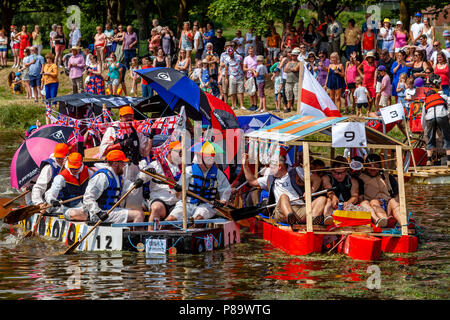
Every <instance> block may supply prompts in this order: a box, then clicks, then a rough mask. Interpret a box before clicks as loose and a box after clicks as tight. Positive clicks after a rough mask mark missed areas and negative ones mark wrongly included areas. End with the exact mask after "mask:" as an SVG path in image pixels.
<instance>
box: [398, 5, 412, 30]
mask: <svg viewBox="0 0 450 320" xmlns="http://www.w3.org/2000/svg"><path fill="white" fill-rule="evenodd" d="M406 2H407V1H406V0H400V20H401V22H402V23H403V29H404V30H409V20H410V19H409V16H410V14H409V12H408V4H407V3H406Z"/></svg>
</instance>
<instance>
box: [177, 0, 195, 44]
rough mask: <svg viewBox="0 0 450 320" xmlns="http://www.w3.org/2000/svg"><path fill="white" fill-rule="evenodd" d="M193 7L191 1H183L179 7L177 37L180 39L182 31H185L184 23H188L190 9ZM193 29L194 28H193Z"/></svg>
mask: <svg viewBox="0 0 450 320" xmlns="http://www.w3.org/2000/svg"><path fill="white" fill-rule="evenodd" d="M190 7H191V0H181V1H180V5H179V6H178V14H177V21H178V27H177V37H180V35H181V30H183V23H184V21H187V19H188V17H189V12H188V11H189V9H190ZM191 28H192V26H191Z"/></svg>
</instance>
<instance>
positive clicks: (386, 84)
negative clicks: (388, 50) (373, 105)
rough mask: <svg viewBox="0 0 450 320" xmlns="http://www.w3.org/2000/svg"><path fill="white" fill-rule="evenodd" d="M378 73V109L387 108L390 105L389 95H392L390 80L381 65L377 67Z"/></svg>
mask: <svg viewBox="0 0 450 320" xmlns="http://www.w3.org/2000/svg"><path fill="white" fill-rule="evenodd" d="M378 72H380V75H381V76H382V79H381V87H380V95H381V96H380V105H379V107H387V106H389V105H390V104H391V93H392V86H391V78H390V77H389V75H388V73H387V72H386V67H385V66H383V65H381V66H379V67H378ZM378 109H379V108H378Z"/></svg>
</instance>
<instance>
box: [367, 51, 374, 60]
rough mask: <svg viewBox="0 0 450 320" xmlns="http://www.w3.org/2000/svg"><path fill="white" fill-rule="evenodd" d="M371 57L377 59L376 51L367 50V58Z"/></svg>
mask: <svg viewBox="0 0 450 320" xmlns="http://www.w3.org/2000/svg"><path fill="white" fill-rule="evenodd" d="M370 57H372V58H374V59H375V53H373V51H369V52H367V55H366V59H367V58H370Z"/></svg>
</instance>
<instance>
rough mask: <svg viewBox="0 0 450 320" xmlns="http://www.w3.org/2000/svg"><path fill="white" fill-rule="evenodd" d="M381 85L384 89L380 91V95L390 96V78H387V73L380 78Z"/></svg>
mask: <svg viewBox="0 0 450 320" xmlns="http://www.w3.org/2000/svg"><path fill="white" fill-rule="evenodd" d="M381 86H384V90H383V91H381V95H382V96H385V97H390V96H391V92H392V86H391V78H389V75H388V74H387V73H386V75H385V76H384V77H383V79H382V80H381Z"/></svg>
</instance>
